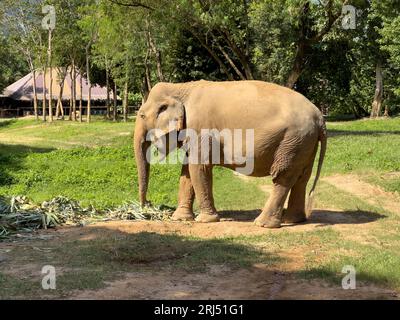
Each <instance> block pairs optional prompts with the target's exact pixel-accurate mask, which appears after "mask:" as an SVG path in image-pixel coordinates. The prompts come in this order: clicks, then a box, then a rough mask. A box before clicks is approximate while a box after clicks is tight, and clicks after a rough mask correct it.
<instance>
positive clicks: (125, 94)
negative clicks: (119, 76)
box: [123, 80, 128, 122]
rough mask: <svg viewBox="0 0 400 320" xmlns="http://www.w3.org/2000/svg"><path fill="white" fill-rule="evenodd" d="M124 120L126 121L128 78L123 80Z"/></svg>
mask: <svg viewBox="0 0 400 320" xmlns="http://www.w3.org/2000/svg"><path fill="white" fill-rule="evenodd" d="M123 108H124V122H127V121H128V80H125V85H124V107H123Z"/></svg>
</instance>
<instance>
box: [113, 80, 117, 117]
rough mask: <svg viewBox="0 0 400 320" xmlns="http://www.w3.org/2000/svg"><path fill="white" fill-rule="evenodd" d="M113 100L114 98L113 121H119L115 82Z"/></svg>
mask: <svg viewBox="0 0 400 320" xmlns="http://www.w3.org/2000/svg"><path fill="white" fill-rule="evenodd" d="M113 98H114V107H113V121H117V84H116V83H115V82H114V87H113Z"/></svg>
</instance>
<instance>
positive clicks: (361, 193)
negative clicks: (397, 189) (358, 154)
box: [323, 175, 400, 214]
mask: <svg viewBox="0 0 400 320" xmlns="http://www.w3.org/2000/svg"><path fill="white" fill-rule="evenodd" d="M323 180H324V181H326V182H328V183H330V184H332V185H334V186H335V187H336V188H338V189H340V190H343V191H346V192H348V193H351V194H353V195H355V196H356V197H359V198H360V199H362V200H363V201H365V202H367V203H369V204H371V205H374V206H380V207H382V208H383V209H385V210H387V211H389V212H392V213H395V214H400V197H399V196H398V195H396V194H395V193H391V192H387V191H384V190H383V189H382V188H380V187H378V186H374V185H371V184H369V183H366V182H364V181H361V180H360V178H359V177H358V176H356V175H335V176H330V177H326V178H324V179H323Z"/></svg>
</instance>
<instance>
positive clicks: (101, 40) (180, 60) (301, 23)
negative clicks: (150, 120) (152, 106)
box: [0, 0, 400, 117]
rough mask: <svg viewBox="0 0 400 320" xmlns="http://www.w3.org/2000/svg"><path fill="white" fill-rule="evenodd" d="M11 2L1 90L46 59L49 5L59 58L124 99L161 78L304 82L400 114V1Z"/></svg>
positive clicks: (326, 98)
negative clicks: (43, 25)
mask: <svg viewBox="0 0 400 320" xmlns="http://www.w3.org/2000/svg"><path fill="white" fill-rule="evenodd" d="M4 2H5V4H6V5H5V6H4V7H3V8H2V9H1V10H0V19H1V21H2V24H1V30H0V42H1V44H2V45H1V47H2V50H1V52H0V87H1V88H0V89H3V88H4V87H5V86H6V85H7V84H9V83H11V82H12V81H14V80H15V79H17V78H18V77H20V76H21V75H22V74H24V73H25V72H27V71H28V70H29V69H40V68H43V66H44V65H45V64H46V50H47V42H46V41H47V33H46V30H44V29H42V28H41V25H40V23H41V19H42V18H43V16H44V14H43V13H42V7H43V6H44V5H46V4H48V5H52V6H54V7H55V12H56V26H55V30H54V32H53V33H52V51H53V53H52V60H51V64H52V66H54V67H64V68H68V67H69V66H71V64H72V63H73V64H74V65H75V66H76V67H77V68H78V69H79V70H81V72H82V73H83V74H87V75H88V76H89V79H91V82H93V83H98V84H101V85H107V87H108V88H109V90H110V92H114V93H115V94H116V93H118V94H120V95H122V96H123V97H125V96H126V104H128V103H129V104H136V105H137V104H140V99H142V100H145V99H146V97H147V95H148V92H149V91H150V89H151V88H152V86H154V84H155V83H157V82H159V81H170V82H183V81H191V80H198V79H208V80H224V81H226V80H246V79H247V80H251V79H255V80H263V81H270V82H275V83H278V84H281V85H286V86H288V87H291V88H293V89H294V90H297V91H300V92H301V93H303V94H305V95H306V96H307V97H308V98H309V99H310V100H312V101H313V102H314V103H315V104H316V105H317V106H318V107H319V108H321V109H323V110H325V111H329V114H352V115H355V116H357V117H362V116H366V115H369V114H370V113H371V112H372V113H373V114H375V113H377V114H375V115H379V114H381V113H382V112H383V110H385V114H386V115H389V114H394V113H397V112H399V111H400V76H399V74H400V72H399V71H400V1H399V0H395V1H391V0H324V1H322V0H283V1H278V0H168V1H167V0H140V1H135V0H98V1H95V0H83V1H78V0H52V1H45V0H35V1H34V0H16V1H10V0H4ZM353 20H354V21H353ZM124 99H125V98H124ZM128 99H129V100H128ZM374 108H375V109H376V110H375V111H376V112H375V111H374ZM381 109H382V110H381Z"/></svg>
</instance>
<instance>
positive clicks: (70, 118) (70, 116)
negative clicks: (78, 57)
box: [68, 66, 74, 121]
mask: <svg viewBox="0 0 400 320" xmlns="http://www.w3.org/2000/svg"><path fill="white" fill-rule="evenodd" d="M72 77H73V72H72V66H71V69H70V70H69V78H70V80H71V84H70V91H71V95H70V97H69V115H68V119H69V121H72V109H73V105H74V103H73V100H74V82H73V81H72Z"/></svg>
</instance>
